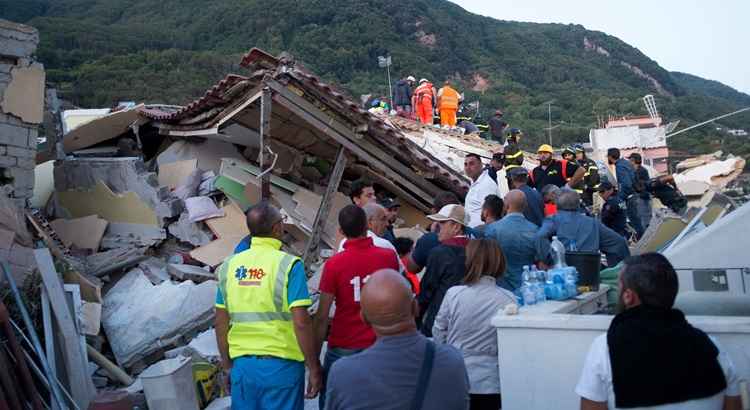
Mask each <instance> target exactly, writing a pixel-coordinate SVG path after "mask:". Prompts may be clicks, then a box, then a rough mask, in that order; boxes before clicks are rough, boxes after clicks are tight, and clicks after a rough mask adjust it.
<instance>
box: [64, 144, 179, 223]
mask: <svg viewBox="0 0 750 410" xmlns="http://www.w3.org/2000/svg"><path fill="white" fill-rule="evenodd" d="M54 176H55V191H56V192H57V193H58V196H59V197H60V200H61V201H60V205H63V208H66V206H65V205H66V203H65V202H66V200H67V199H71V200H73V199H74V198H75V197H79V196H80V195H82V194H80V193H77V194H66V193H68V192H90V191H97V190H98V191H106V190H103V189H102V188H101V186H100V185H102V184H103V185H104V186H105V187H106V188H107V189H108V190H110V191H111V192H112V193H113V194H121V195H124V196H130V197H132V195H130V193H132V194H135V198H136V199H138V200H140V202H142V203H143V204H131V205H132V206H136V207H137V208H144V205H145V207H146V208H149V209H150V210H151V211H150V212H148V213H149V214H151V213H153V214H154V215H155V216H153V217H152V216H151V215H141V212H140V211H139V212H138V213H136V214H133V212H125V213H124V215H123V212H122V209H121V208H119V207H118V208H117V210H118V212H109V215H110V216H111V218H110V217H107V216H105V214H104V213H98V212H89V213H88V214H87V215H90V214H94V213H95V214H98V215H99V216H101V217H102V218H104V219H106V220H108V221H109V222H127V223H142V224H152V225H158V226H159V227H164V222H165V219H167V218H172V217H175V216H177V215H179V213H180V212H181V211H182V201H180V200H179V199H177V198H174V197H172V196H171V195H170V192H169V188H167V187H160V186H159V183H158V181H157V176H156V174H154V173H153V172H148V171H147V169H146V166H145V164H144V163H143V161H142V160H141V159H140V158H135V157H118V158H69V159H65V160H63V161H55V169H54ZM96 193H97V195H99V196H101V198H98V197H94V198H91V199H94V200H95V201H93V202H94V203H97V202H98V201H108V202H109V203H110V205H111V206H114V207H117V206H118V205H117V202H120V201H121V199H119V198H118V199H111V198H110V197H111V196H112V195H107V193H106V192H96ZM63 196H65V198H62V197H63ZM71 196H73V197H74V198H71ZM74 205H75V204H72V205H71V206H74ZM88 208H96V206H93V205H89V206H88ZM69 211H70V210H69ZM70 212H72V211H70ZM72 216H84V215H72ZM136 216H143V218H138V217H136ZM154 219H155V220H156V223H154V222H153V221H154Z"/></svg>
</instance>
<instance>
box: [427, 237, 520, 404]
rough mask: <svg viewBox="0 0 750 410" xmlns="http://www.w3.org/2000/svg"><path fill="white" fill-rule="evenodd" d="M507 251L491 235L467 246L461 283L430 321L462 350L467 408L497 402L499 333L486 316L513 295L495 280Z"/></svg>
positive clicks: (439, 335) (441, 337)
mask: <svg viewBox="0 0 750 410" xmlns="http://www.w3.org/2000/svg"><path fill="white" fill-rule="evenodd" d="M505 265H506V263H505V255H503V251H502V249H500V246H499V245H498V244H497V242H495V241H494V240H492V239H475V240H472V241H471V242H469V244H468V245H467V246H466V276H464V279H463V284H462V285H458V286H454V287H452V288H450V289H448V292H447V293H446V294H445V298H444V299H443V303H442V305H441V306H440V311H439V312H438V314H437V317H436V318H435V324H434V325H433V327H432V335H433V337H434V339H435V341H436V342H438V343H447V344H450V345H453V346H454V347H456V348H458V349H459V350H461V352H462V353H463V356H464V361H465V362H466V370H467V372H468V373H469V383H470V389H469V393H470V395H471V407H470V408H471V410H477V409H482V410H483V409H492V410H497V409H499V408H500V379H499V376H498V371H497V368H498V362H497V334H496V330H495V328H494V327H493V326H492V325H491V324H490V319H491V318H492V317H493V316H495V315H496V314H497V313H498V312H499V311H500V310H502V309H504V308H505V306H507V305H509V304H514V303H516V298H515V296H514V295H513V293H511V292H510V291H508V290H505V289H503V288H501V287H499V286H497V279H498V278H500V277H501V276H502V275H503V272H505Z"/></svg>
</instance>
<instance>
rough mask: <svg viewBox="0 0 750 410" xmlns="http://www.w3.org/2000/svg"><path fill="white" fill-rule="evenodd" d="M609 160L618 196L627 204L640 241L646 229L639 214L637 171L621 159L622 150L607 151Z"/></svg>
mask: <svg viewBox="0 0 750 410" xmlns="http://www.w3.org/2000/svg"><path fill="white" fill-rule="evenodd" d="M607 160H608V161H609V164H610V165H614V166H615V178H616V179H617V195H618V196H619V197H620V199H621V200H622V201H623V202H625V205H626V206H627V212H628V220H630V225H631V226H632V227H633V229H635V232H636V236H637V238H638V239H640V238H641V236H643V231H644V229H643V225H642V224H641V218H640V216H639V214H638V195H636V192H635V170H634V169H633V165H632V164H631V163H630V161H628V160H626V159H624V158H620V150H619V149H617V148H610V149H608V150H607ZM613 185H614V184H613Z"/></svg>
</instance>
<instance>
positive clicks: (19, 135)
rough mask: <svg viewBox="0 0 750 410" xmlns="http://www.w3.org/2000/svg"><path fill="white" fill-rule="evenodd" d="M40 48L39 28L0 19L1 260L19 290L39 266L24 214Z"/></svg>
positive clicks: (40, 103) (38, 105) (32, 160)
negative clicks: (35, 55) (34, 58)
mask: <svg viewBox="0 0 750 410" xmlns="http://www.w3.org/2000/svg"><path fill="white" fill-rule="evenodd" d="M38 44H39V32H38V31H37V30H36V29H35V28H33V27H29V26H25V25H23V24H17V23H13V22H10V21H7V20H3V19H0V260H2V261H5V262H7V263H8V266H9V267H10V270H11V273H12V274H13V276H14V277H15V279H16V282H17V284H18V285H19V286H20V285H21V283H22V282H23V279H24V277H25V275H26V274H27V273H28V272H30V271H31V270H33V268H34V266H35V262H34V256H33V249H32V248H31V240H30V236H29V233H28V231H27V230H26V225H25V223H24V217H23V213H22V210H23V209H24V208H26V207H27V206H28V201H29V199H30V198H31V197H32V195H33V192H34V167H35V166H36V146H37V129H38V126H39V124H40V123H41V122H42V119H43V111H44V67H43V66H42V65H41V64H39V63H37V62H35V61H34V60H33V58H32V56H33V55H34V52H35V51H36V48H37V45H38ZM3 282H4V281H3V280H2V278H0V287H1V286H4V283H3Z"/></svg>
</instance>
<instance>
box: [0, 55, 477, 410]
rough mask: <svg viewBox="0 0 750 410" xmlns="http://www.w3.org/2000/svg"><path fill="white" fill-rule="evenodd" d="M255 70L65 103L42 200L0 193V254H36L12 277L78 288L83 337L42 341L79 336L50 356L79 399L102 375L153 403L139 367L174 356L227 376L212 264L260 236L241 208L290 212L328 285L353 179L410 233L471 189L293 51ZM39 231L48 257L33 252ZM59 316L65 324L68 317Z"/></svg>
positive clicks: (294, 242) (290, 236)
mask: <svg viewBox="0 0 750 410" xmlns="http://www.w3.org/2000/svg"><path fill="white" fill-rule="evenodd" d="M242 66H243V67H244V68H245V69H246V70H247V72H248V73H249V75H247V76H240V75H229V76H227V77H226V78H225V79H224V80H222V81H221V82H219V83H218V84H217V85H215V86H214V87H212V88H211V89H209V90H208V91H207V92H206V94H205V95H204V96H203V97H202V98H200V99H198V100H196V101H194V102H192V103H190V104H188V105H186V106H184V107H176V106H153V105H143V104H133V103H124V104H120V105H118V106H117V107H115V108H112V109H103V110H69V111H65V112H63V113H62V115H60V116H58V118H59V119H60V124H57V125H53V126H51V127H50V129H52V130H58V129H59V130H62V131H63V132H61V133H60V135H54V133H53V134H52V135H50V134H48V136H47V138H48V141H47V147H48V149H47V150H46V151H44V152H40V153H39V156H38V159H39V165H37V166H36V168H35V170H32V171H30V172H34V173H35V175H36V179H35V181H34V185H35V186H34V190H33V193H34V195H35V198H34V199H33V200H32V198H31V193H32V192H31V190H23V191H20V192H22V193H23V194H24V195H25V196H24V197H23V198H22V199H23V201H22V203H21V202H19V203H18V204H16V203H14V202H13V198H17V197H15V196H13V197H12V198H11V199H7V198H6V197H0V211H3V212H5V211H6V210H7V212H6V213H7V215H6V213H3V214H0V224H3V225H2V227H0V228H2V230H0V234H5V232H8V234H6V236H8V237H10V240H8V239H7V238H6V239H3V236H2V235H0V247H2V246H6V247H10V249H11V250H13V249H15V248H16V247H22V248H23V249H24V251H23V252H20V251H14V253H13V255H14V256H13V258H11V259H10V261H11V263H12V265H13V266H16V267H17V268H18V269H19V272H16V273H17V274H16V275H15V276H14V277H15V278H16V280H15V282H16V283H22V282H23V280H24V275H28V274H29V273H31V272H32V271H33V270H39V271H43V272H44V273H45V274H44V278H45V284H44V287H45V288H47V287H48V281H49V285H50V286H52V285H59V286H60V287H61V288H63V289H71V291H72V292H73V293H74V294H77V295H78V298H77V299H76V298H75V297H73V298H72V300H71V301H69V302H68V303H69V304H70V307H71V308H72V311H73V312H75V313H76V315H75V316H76V317H75V318H73V321H72V322H71V323H72V327H69V328H68V329H67V330H69V331H70V334H66V333H64V332H63V333H62V334H58V335H54V332H51V333H50V334H46V335H45V336H47V337H48V338H50V339H51V340H57V341H58V342H59V341H64V340H66V338H68V337H70V338H72V339H79V338H80V339H81V340H82V343H81V344H80V346H79V348H75V347H73V346H67V345H65V348H64V349H62V350H60V349H57V350H56V349H55V345H54V344H52V345H51V346H48V349H51V351H50V350H47V355H48V357H54V356H60V355H62V356H63V360H62V361H61V362H58V364H57V366H56V370H57V371H58V373H59V374H64V375H65V376H66V379H67V380H68V381H69V382H68V383H67V384H66V383H64V385H65V386H66V388H67V390H68V391H70V393H71V395H72V398H73V400H74V401H75V402H76V403H77V405H78V407H80V408H87V407H88V404H89V401H90V400H92V399H93V398H94V392H95V390H94V388H93V386H91V382H92V381H93V383H94V384H95V385H96V388H98V389H99V392H100V393H101V392H103V391H113V390H117V389H123V388H126V387H127V389H126V390H121V391H125V392H127V393H128V394H129V397H130V400H131V402H132V400H140V401H141V402H142V401H143V400H144V397H143V396H142V393H138V392H139V391H141V390H142V385H143V384H144V383H142V382H141V380H140V378H139V377H138V375H139V374H141V373H142V372H144V371H145V370H146V369H147V368H149V367H150V366H152V365H154V364H157V363H161V361H163V360H168V359H169V358H176V357H183V356H184V357H190V358H192V360H193V362H194V363H198V362H200V363H203V362H205V363H209V364H212V365H214V367H213V368H212V369H213V372H209V373H210V374H212V375H214V374H216V373H217V372H216V367H215V365H216V364H217V362H218V350H217V349H216V342H215V336H214V335H213V330H212V329H211V323H212V321H213V316H214V315H213V309H214V307H213V305H214V299H215V295H216V278H215V275H214V270H215V269H216V268H217V266H218V265H220V264H221V262H222V261H223V260H224V259H226V258H227V257H229V256H230V255H232V254H233V252H234V248H235V247H236V246H237V245H238V244H239V243H240V241H242V240H243V239H244V238H246V237H247V236H248V235H249V234H250V232H249V231H248V229H247V226H246V224H245V216H244V213H245V211H246V210H247V209H248V208H249V207H250V206H252V205H253V204H255V203H257V202H258V201H260V200H270V201H271V202H272V203H274V204H275V205H276V206H278V207H279V208H280V209H281V210H282V214H283V216H284V218H285V225H286V232H287V234H286V235H287V237H286V238H285V240H284V243H285V245H284V246H285V248H286V250H287V251H289V252H291V253H294V254H296V255H299V256H301V257H303V259H304V262H305V266H306V267H307V269H308V274H309V276H310V277H311V280H310V288H311V289H310V290H311V292H313V293H315V292H316V291H317V289H316V286H317V285H316V283H317V281H318V278H317V277H315V275H316V273H317V272H318V271H319V268H320V266H321V264H322V263H323V262H324V261H325V259H326V257H328V256H330V255H331V254H332V251H331V249H332V248H334V247H335V245H336V243H337V229H336V215H337V213H338V210H340V209H341V208H343V207H344V206H346V205H347V204H349V203H350V200H349V198H348V197H347V193H348V191H349V186H350V185H351V183H352V182H353V181H354V180H356V179H359V178H367V179H370V180H372V181H374V182H375V184H376V189H377V191H378V194H379V195H382V196H385V197H388V198H394V199H396V200H398V201H399V203H400V204H401V211H400V217H401V220H400V223H401V227H402V228H408V229H407V231H408V232H409V233H414V232H417V233H418V232H419V231H420V230H421V227H423V226H427V225H428V221H427V220H426V219H425V217H424V215H425V212H426V211H428V207H429V206H430V204H431V203H432V200H433V198H434V196H435V195H436V194H437V193H438V192H440V191H443V190H450V191H453V192H455V193H456V194H458V195H459V196H463V195H464V194H465V192H466V190H467V189H468V180H467V179H466V178H465V177H464V176H463V174H462V172H461V170H460V168H456V167H452V166H449V165H447V164H446V163H445V162H444V161H443V160H441V159H439V158H437V157H436V155H435V154H434V153H435V151H434V150H429V149H425V148H424V147H421V146H419V145H418V144H417V143H415V142H414V141H413V140H412V139H411V138H410V136H409V135H408V134H407V133H405V132H404V131H403V130H402V129H401V128H399V127H397V126H394V125H393V124H391V123H389V122H386V121H384V120H383V119H382V118H379V117H376V116H374V115H372V114H370V113H368V112H366V111H364V110H363V109H361V108H360V107H359V106H358V105H357V104H356V103H354V102H352V101H351V100H350V99H349V98H348V97H346V96H345V95H344V94H342V93H340V92H339V91H337V90H336V89H335V88H334V87H332V86H331V85H329V84H325V83H323V82H322V81H321V80H320V79H318V78H317V77H316V76H315V75H313V74H312V73H310V72H309V71H307V70H306V69H305V68H304V67H302V66H301V65H300V64H299V63H297V62H295V61H294V60H293V59H291V58H290V57H288V56H283V55H282V56H281V57H278V58H277V57H273V56H271V55H268V54H266V53H264V52H262V51H260V50H257V49H253V50H251V51H250V52H249V53H248V54H247V55H245V56H244V57H243V60H242ZM25 136H26V137H27V138H28V136H29V133H28V132H27V133H26V134H25ZM24 143H27V141H26V140H24ZM45 160H48V161H45ZM32 181H33V179H32ZM27 200H28V201H30V203H32V204H33V205H36V207H32V208H26V207H25V205H27V204H28V203H27ZM3 201H4V202H3ZM6 202H7V203H8V205H7V206H6V205H5V203H6ZM19 205H20V206H19ZM33 236H36V237H38V238H40V239H41V240H42V241H43V242H44V245H45V247H46V249H43V251H44V252H47V253H46V255H47V256H46V257H45V256H44V255H41V254H39V252H40V250H36V251H35V250H34V249H32V237H33ZM6 242H7V243H10V245H8V244H7V243H6ZM3 249H4V248H3ZM49 255H52V258H49ZM21 258H23V260H21ZM40 258H41V259H40ZM21 268H22V269H21ZM20 270H22V271H20ZM72 289H77V293H76V291H73V290H72ZM52 310H53V311H54V310H55V308H54V306H53V309H52ZM47 319H49V323H47V322H45V325H50V327H53V326H58V327H60V328H62V327H63V325H64V323H60V321H61V320H66V319H65V318H60V317H57V316H56V315H54V316H50V317H49V318H47ZM47 319H45V321H46V320H47ZM45 333H46V332H45ZM63 345H64V343H63ZM86 345H88V347H87V346H86ZM87 357H88V358H89V359H91V362H89V360H88V359H87ZM79 360H82V361H84V362H85V366H84V367H83V368H85V369H90V371H89V372H86V374H80V372H79V373H75V372H74V373H69V372H68V370H70V369H68V368H67V367H66V365H65V364H66V363H70V362H71V361H79ZM75 381H78V383H76V382H75ZM220 385H221V384H220V383H218V382H217V383H214V384H213V386H214V387H215V388H214V389H213V390H211V389H207V390H206V391H205V392H204V393H205V397H202V398H199V399H201V400H200V401H201V404H202V406H204V405H206V404H207V403H208V401H210V399H211V398H213V397H217V396H219V395H221V393H222V392H221V388H220V387H219V386H220ZM146 390H148V389H146ZM139 394H141V396H139ZM145 400H148V391H146V392H145ZM191 406H192V405H190V406H187V407H191ZM187 407H186V408H187ZM191 408H192V407H191Z"/></svg>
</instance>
